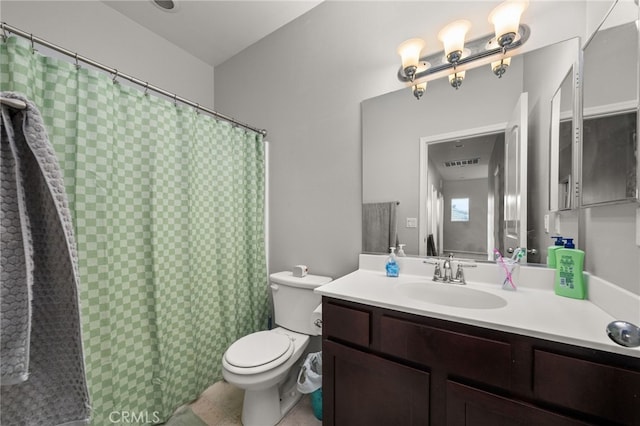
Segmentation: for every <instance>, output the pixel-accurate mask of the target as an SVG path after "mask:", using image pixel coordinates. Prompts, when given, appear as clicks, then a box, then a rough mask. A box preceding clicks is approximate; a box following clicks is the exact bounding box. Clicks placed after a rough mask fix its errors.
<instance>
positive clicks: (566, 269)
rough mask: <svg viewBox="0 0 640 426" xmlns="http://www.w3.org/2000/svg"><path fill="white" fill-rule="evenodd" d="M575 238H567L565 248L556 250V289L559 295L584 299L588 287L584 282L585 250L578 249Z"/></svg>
mask: <svg viewBox="0 0 640 426" xmlns="http://www.w3.org/2000/svg"><path fill="white" fill-rule="evenodd" d="M575 247H576V246H575V245H574V244H573V238H567V242H566V243H565V245H564V248H559V249H557V250H556V251H555V254H556V281H555V291H556V294H557V295H558V296H564V297H571V298H574V299H584V298H585V297H586V293H587V292H586V288H585V283H584V276H583V273H582V271H583V268H584V251H582V250H578V249H576V248H575Z"/></svg>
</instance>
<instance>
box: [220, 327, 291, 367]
mask: <svg viewBox="0 0 640 426" xmlns="http://www.w3.org/2000/svg"><path fill="white" fill-rule="evenodd" d="M293 350H294V344H293V342H292V341H291V338H290V337H289V336H287V335H285V334H280V333H276V332H274V331H258V332H256V333H252V334H249V335H247V336H244V337H242V338H240V339H239V340H237V341H236V342H234V343H233V344H232V345H231V346H229V349H227V351H226V352H225V354H224V357H223V364H224V367H225V368H226V369H227V370H229V371H230V372H232V373H236V374H257V373H262V372H264V371H268V370H271V369H273V368H275V367H277V366H279V365H281V364H283V363H284V362H285V361H287V360H288V359H289V358H290V357H291V354H293Z"/></svg>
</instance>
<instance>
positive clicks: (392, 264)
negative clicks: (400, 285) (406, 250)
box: [385, 247, 400, 277]
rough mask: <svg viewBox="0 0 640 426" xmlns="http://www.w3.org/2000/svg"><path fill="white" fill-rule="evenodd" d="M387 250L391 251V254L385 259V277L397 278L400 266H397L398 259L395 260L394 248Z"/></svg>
mask: <svg viewBox="0 0 640 426" xmlns="http://www.w3.org/2000/svg"><path fill="white" fill-rule="evenodd" d="M389 250H391V254H390V255H389V257H388V258H387V264H386V265H385V269H386V270H387V276H388V277H397V276H398V275H400V265H398V259H396V253H395V252H396V248H395V247H389Z"/></svg>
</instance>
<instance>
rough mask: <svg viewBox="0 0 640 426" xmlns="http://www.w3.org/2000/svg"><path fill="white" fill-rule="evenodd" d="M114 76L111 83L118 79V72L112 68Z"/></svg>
mask: <svg viewBox="0 0 640 426" xmlns="http://www.w3.org/2000/svg"><path fill="white" fill-rule="evenodd" d="M114 71H115V74H114V76H113V80H112V82H113V83H115V82H116V78H118V70H117V69H115V68H114Z"/></svg>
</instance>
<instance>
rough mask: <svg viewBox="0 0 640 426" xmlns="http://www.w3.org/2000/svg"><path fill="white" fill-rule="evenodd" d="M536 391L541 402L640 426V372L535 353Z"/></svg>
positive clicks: (539, 351)
mask: <svg viewBox="0 0 640 426" xmlns="http://www.w3.org/2000/svg"><path fill="white" fill-rule="evenodd" d="M533 353H534V369H533V390H534V395H535V397H536V398H538V399H539V400H541V401H545V402H548V403H550V404H554V405H557V406H563V407H567V408H570V409H573V410H577V411H580V412H583V413H587V414H591V415H594V416H598V417H600V418H603V419H607V420H609V421H614V422H617V423H621V424H625V425H640V409H638V407H640V371H637V370H636V371H634V370H627V369H622V368H616V367H612V366H609V365H604V364H598V363H595V362H590V361H585V360H582V359H578V358H572V357H568V356H564V355H558V354H554V353H550V352H546V351H543V350H539V349H536V350H534V352H533Z"/></svg>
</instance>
